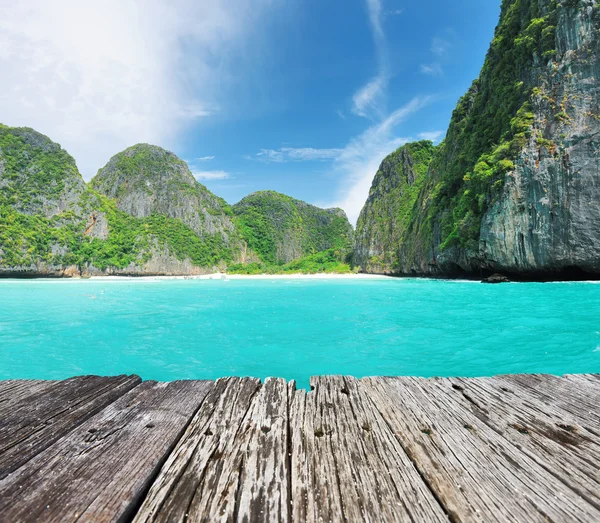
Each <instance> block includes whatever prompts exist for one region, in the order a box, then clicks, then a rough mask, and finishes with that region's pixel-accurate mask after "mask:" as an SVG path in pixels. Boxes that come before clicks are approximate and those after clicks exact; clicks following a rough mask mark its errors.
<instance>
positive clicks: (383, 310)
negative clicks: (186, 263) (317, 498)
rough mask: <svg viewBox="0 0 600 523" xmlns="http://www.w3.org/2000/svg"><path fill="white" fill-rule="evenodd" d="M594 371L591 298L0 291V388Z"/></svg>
mask: <svg viewBox="0 0 600 523" xmlns="http://www.w3.org/2000/svg"><path fill="white" fill-rule="evenodd" d="M522 372H527V373H552V374H564V373H579V372H595V373H598V372H600V285H598V284H596V283H590V282H577V283H510V284H501V285H484V284H480V283H476V282H465V281H444V280H427V279H374V280H335V279H331V280H305V279H289V280H288V279H277V280H230V281H221V280H110V281H106V280H102V281H94V280H0V379H16V378H45V379H62V378H66V377H69V376H73V375H79V374H100V375H114V374H123V373H127V374H131V373H133V374H138V375H140V376H141V377H142V378H144V379H155V380H175V379H188V378H194V379H203V378H206V379H215V378H218V377H221V376H233V375H235V376H255V377H259V378H265V377H267V376H279V377H283V378H287V379H295V380H297V381H298V386H299V387H306V386H307V385H308V380H309V377H310V376H312V375H319V374H347V375H353V376H357V377H362V376H368V375H415V376H490V375H494V374H501V373H522Z"/></svg>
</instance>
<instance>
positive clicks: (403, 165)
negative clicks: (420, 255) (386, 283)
mask: <svg viewBox="0 0 600 523" xmlns="http://www.w3.org/2000/svg"><path fill="white" fill-rule="evenodd" d="M434 151H435V147H434V145H433V143H431V142H429V141H422V142H415V143H410V144H407V145H403V146H402V147H400V148H399V149H398V150H397V151H395V152H393V153H392V154H390V155H389V156H387V157H386V158H385V159H384V160H383V162H381V165H380V166H379V170H378V171H377V174H376V175H375V179H374V180H373V185H372V186H371V190H370V192H369V198H368V199H367V202H366V203H365V206H364V207H363V209H362V211H361V213H360V216H359V217H358V221H357V223H356V233H355V242H356V248H355V251H354V263H355V264H356V265H358V266H359V267H361V268H362V269H363V270H364V271H367V272H375V273H384V274H390V273H392V274H393V273H394V272H396V271H398V269H399V267H400V260H399V257H398V256H399V250H400V248H401V243H402V239H403V237H404V236H405V234H406V232H407V228H408V226H409V223H410V217H411V212H412V208H413V206H414V204H415V202H416V199H417V197H418V195H419V190H420V189H421V187H422V186H423V181H424V179H425V177H426V175H427V170H428V168H429V164H430V163H431V158H432V156H433V153H434Z"/></svg>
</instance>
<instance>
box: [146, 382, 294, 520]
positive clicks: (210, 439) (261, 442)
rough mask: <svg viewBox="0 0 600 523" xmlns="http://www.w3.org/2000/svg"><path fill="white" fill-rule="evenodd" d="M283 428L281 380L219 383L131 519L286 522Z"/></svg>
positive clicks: (284, 390)
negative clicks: (262, 384) (261, 384)
mask: <svg viewBox="0 0 600 523" xmlns="http://www.w3.org/2000/svg"><path fill="white" fill-rule="evenodd" d="M287 427H288V422H287V387H286V385H285V382H284V381H283V380H267V382H266V383H265V385H264V386H263V387H262V388H261V386H260V382H259V381H258V380H254V379H249V378H245V379H237V378H228V379H223V380H218V381H217V383H216V386H215V390H214V393H213V394H211V395H209V396H208V397H207V399H206V402H205V403H204V404H203V405H202V408H201V409H200V411H199V412H198V414H197V415H196V416H195V418H194V419H193V420H192V423H191V424H190V426H189V427H188V430H187V431H186V433H185V434H184V436H183V438H182V439H181V441H180V443H179V445H178V446H177V448H176V449H175V450H174V452H173V453H172V454H171V456H170V458H169V460H168V461H167V463H166V464H165V465H164V467H163V469H162V470H161V472H160V474H159V476H158V478H157V480H156V481H155V483H154V485H153V486H152V488H151V490H150V493H149V494H148V497H147V498H146V501H145V502H144V504H143V505H142V507H141V509H140V511H139V513H138V516H137V517H136V519H135V521H185V520H190V521H199V520H204V521H232V520H238V519H239V520H247V521H257V520H258V521H260V520H267V521H270V520H272V521H287V520H288V518H289V502H288V499H287V492H288V470H287V459H286V451H287ZM262 460H264V462H261V461H262Z"/></svg>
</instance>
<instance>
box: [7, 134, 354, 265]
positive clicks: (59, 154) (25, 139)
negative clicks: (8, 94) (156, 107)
mask: <svg viewBox="0 0 600 523" xmlns="http://www.w3.org/2000/svg"><path fill="white" fill-rule="evenodd" d="M273 194H275V193H273ZM250 200H251V201H253V203H252V204H251V205H249V206H248V207H247V208H246V210H248V213H246V212H241V216H238V217H236V218H235V219H236V221H238V222H239V224H240V227H241V228H242V232H243V233H244V235H245V237H247V238H249V240H250V241H249V243H251V246H250V253H251V254H250V261H253V260H254V261H256V260H257V259H258V258H257V255H256V254H254V253H253V252H252V249H253V247H254V246H256V247H257V249H256V252H257V253H258V255H259V256H258V257H260V259H261V260H262V261H261V262H260V263H250V264H249V265H244V264H240V263H239V262H240V260H241V259H242V250H244V251H246V250H247V249H246V247H245V246H244V242H243V240H242V239H241V234H240V231H238V228H237V227H236V224H235V223H234V216H233V211H232V209H231V207H230V206H229V205H227V203H225V201H224V200H223V199H221V198H219V197H217V196H215V195H214V194H212V193H211V192H210V191H209V190H208V189H207V188H206V187H205V186H203V185H201V184H200V183H198V182H197V181H196V180H195V179H194V177H193V176H192V174H191V172H190V170H189V168H188V166H187V165H186V163H185V162H183V161H182V160H180V159H179V158H177V156H175V155H174V154H173V153H170V152H169V151H166V150H164V149H162V148H160V147H156V146H152V145H147V144H139V145H135V146H133V147H130V148H128V149H126V150H125V151H123V152H122V153H119V154H117V155H115V156H114V157H113V158H112V159H111V160H110V161H109V163H108V164H107V165H106V166H105V167H104V168H102V169H100V171H99V172H98V174H97V175H96V177H95V178H94V179H93V181H92V182H91V183H90V186H86V184H85V183H84V181H83V179H82V178H81V175H80V174H79V172H78V170H77V166H76V165H75V161H74V160H73V158H72V157H71V156H69V155H68V154H67V153H66V152H65V151H64V150H63V149H61V147H60V146H59V145H57V144H55V143H54V142H52V141H51V140H50V139H49V138H47V137H45V136H43V135H41V134H39V133H37V132H35V131H33V130H31V129H20V128H10V127H6V126H0V269H1V270H4V271H9V272H11V271H14V270H19V271H26V272H30V273H34V274H60V273H61V271H64V270H65V269H66V268H67V267H77V268H78V270H79V271H82V272H86V271H87V272H96V271H107V272H117V273H119V272H120V273H128V274H144V273H146V272H152V273H172V272H175V273H180V272H181V271H196V270H200V271H212V270H215V269H216V268H218V269H221V270H223V269H225V268H226V267H228V266H231V267H232V268H233V270H235V271H237V272H250V273H252V272H257V271H259V272H289V271H294V272H324V271H329V272H331V271H334V272H346V271H348V270H350V268H349V266H348V265H347V264H344V263H343V262H342V261H340V260H341V259H342V258H344V257H345V256H346V254H347V253H348V251H349V249H350V248H351V241H352V228H351V227H350V224H349V223H348V221H347V219H346V217H345V215H343V213H341V211H339V210H329V211H325V210H322V209H317V208H316V207H313V206H309V205H307V204H305V203H304V202H300V201H298V200H293V199H292V198H289V197H286V196H283V195H277V200H278V202H280V203H282V204H283V206H284V207H285V209H284V210H283V211H282V209H281V208H279V209H278V210H277V211H275V213H274V214H271V212H270V211H268V212H265V213H264V214H262V215H261V214H260V213H258V216H259V217H260V218H259V219H258V221H257V220H256V219H255V216H256V215H255V214H254V211H256V210H257V205H256V204H257V200H256V199H252V198H250ZM267 200H269V198H267ZM242 207H245V205H242ZM258 207H261V206H260V205H258ZM262 209H263V211H264V210H266V209H272V208H271V207H269V204H267V205H266V207H263V208H262ZM288 210H291V212H290V214H289V215H288V214H287V211H288ZM273 217H275V221H274V222H273V221H270V218H273ZM262 218H265V222H264V223H266V224H267V228H263V229H261V228H260V227H261V226H262V225H263V221H262ZM280 226H281V230H280V229H279V227H280ZM269 235H270V236H269ZM286 235H288V236H286ZM336 235H339V237H337V236H336ZM288 240H289V242H288ZM269 242H270V243H269ZM265 245H272V246H274V250H269V249H268V248H267V249H265V247H264V246H265ZM327 249H329V250H327ZM319 251H326V252H319ZM277 252H280V253H284V254H286V255H289V254H290V253H291V254H292V255H293V257H292V259H296V258H299V257H304V258H303V259H302V260H300V261H294V264H295V265H292V264H288V265H283V264H282V263H279V264H276V263H275V261H276V259H277V258H276V253H277ZM273 253H275V254H273ZM271 254H273V256H271ZM261 255H264V258H263V257H261Z"/></svg>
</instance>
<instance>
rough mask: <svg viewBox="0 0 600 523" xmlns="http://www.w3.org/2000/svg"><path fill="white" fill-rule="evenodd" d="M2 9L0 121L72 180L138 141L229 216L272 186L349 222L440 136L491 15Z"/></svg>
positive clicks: (314, 3)
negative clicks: (28, 134)
mask: <svg viewBox="0 0 600 523" xmlns="http://www.w3.org/2000/svg"><path fill="white" fill-rule="evenodd" d="M15 4H16V3H15V2H8V1H6V0H0V44H1V45H2V48H3V49H4V51H3V53H0V75H1V76H2V78H3V79H9V80H8V85H6V86H5V88H4V89H3V92H2V93H1V94H0V111H1V112H0V115H2V114H3V116H0V121H2V122H3V123H6V124H9V125H26V126H31V127H35V128H36V129H38V130H40V131H41V132H44V133H45V134H48V135H49V136H50V137H51V138H52V139H54V140H56V141H58V142H59V143H61V144H62V145H63V146H64V147H65V148H66V149H67V150H68V151H69V152H71V154H73V156H75V158H76V160H77V162H78V165H79V167H80V170H81V171H82V173H83V175H84V177H85V178H86V179H89V178H90V177H91V176H93V174H94V173H95V171H96V170H97V169H98V168H99V167H101V166H102V165H103V164H104V163H106V161H108V159H109V158H110V156H112V154H114V153H116V152H118V151H119V150H122V149H123V148H125V147H127V146H128V145H132V144H134V143H138V142H150V143H155V144H157V145H161V146H164V147H167V148H169V149H171V150H173V151H174V152H175V153H177V154H178V155H179V156H180V157H182V158H184V159H185V160H187V161H188V162H189V164H190V167H191V169H192V171H193V172H194V173H195V175H196V176H197V177H198V179H199V180H200V181H202V183H204V184H206V185H207V186H208V187H209V188H210V189H211V190H213V191H214V192H215V193H216V194H218V195H220V196H222V197H224V198H225V199H226V200H227V201H229V202H230V203H235V202H236V201H238V200H239V199H241V198H242V197H243V196H245V195H247V194H249V193H250V192H253V191H256V190H263V189H273V190H277V191H280V192H283V193H286V194H289V195H291V196H294V197H296V198H300V199H303V200H306V201H309V202H311V203H315V204H318V205H323V206H333V205H337V206H341V207H342V208H344V209H345V210H346V212H347V213H348V215H349V217H350V218H351V220H352V221H354V220H355V219H356V216H357V214H358V212H359V210H360V208H361V206H362V203H363V202H364V199H365V198H366V196H367V194H368V188H369V186H370V182H371V180H372V177H373V176H374V174H375V172H376V169H377V166H378V164H379V163H380V162H381V160H382V159H383V157H384V156H385V155H386V154H387V153H389V152H391V151H392V150H394V149H395V148H396V147H398V146H399V145H401V144H402V143H404V142H405V141H407V140H414V139H419V138H423V137H431V138H433V139H435V140H436V141H437V140H439V139H440V138H441V137H443V133H444V132H445V130H446V128H447V125H448V121H449V119H450V115H451V112H452V109H453V108H454V106H455V104H456V101H457V99H458V98H459V97H460V96H461V95H462V94H463V93H464V92H465V90H466V89H467V88H468V86H469V85H470V83H471V81H472V80H473V79H474V78H476V77H477V75H478V73H479V69H480V67H481V65H482V63H483V59H484V56H485V52H486V51H487V48H488V45H489V42H490V40H491V38H492V35H493V31H494V27H495V25H496V23H497V20H498V15H499V11H500V0H454V1H453V2H448V1H447V0H429V1H427V2H419V3H417V2H409V1H408V0H286V1H284V0H229V1H225V0H202V1H201V2H196V1H192V0H177V1H173V2H160V1H158V0H155V1H152V0H150V1H148V2H144V3H142V2H137V1H135V0H121V1H116V0H107V1H105V2H103V3H101V4H97V5H94V4H92V3H91V2H90V3H82V2H77V1H75V0H56V2H55V3H52V5H51V6H48V5H47V4H48V3H46V2H43V1H41V0H25V1H24V2H22V3H19V5H15ZM81 4H86V5H81ZM199 4H200V5H199ZM3 82H4V80H3Z"/></svg>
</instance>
